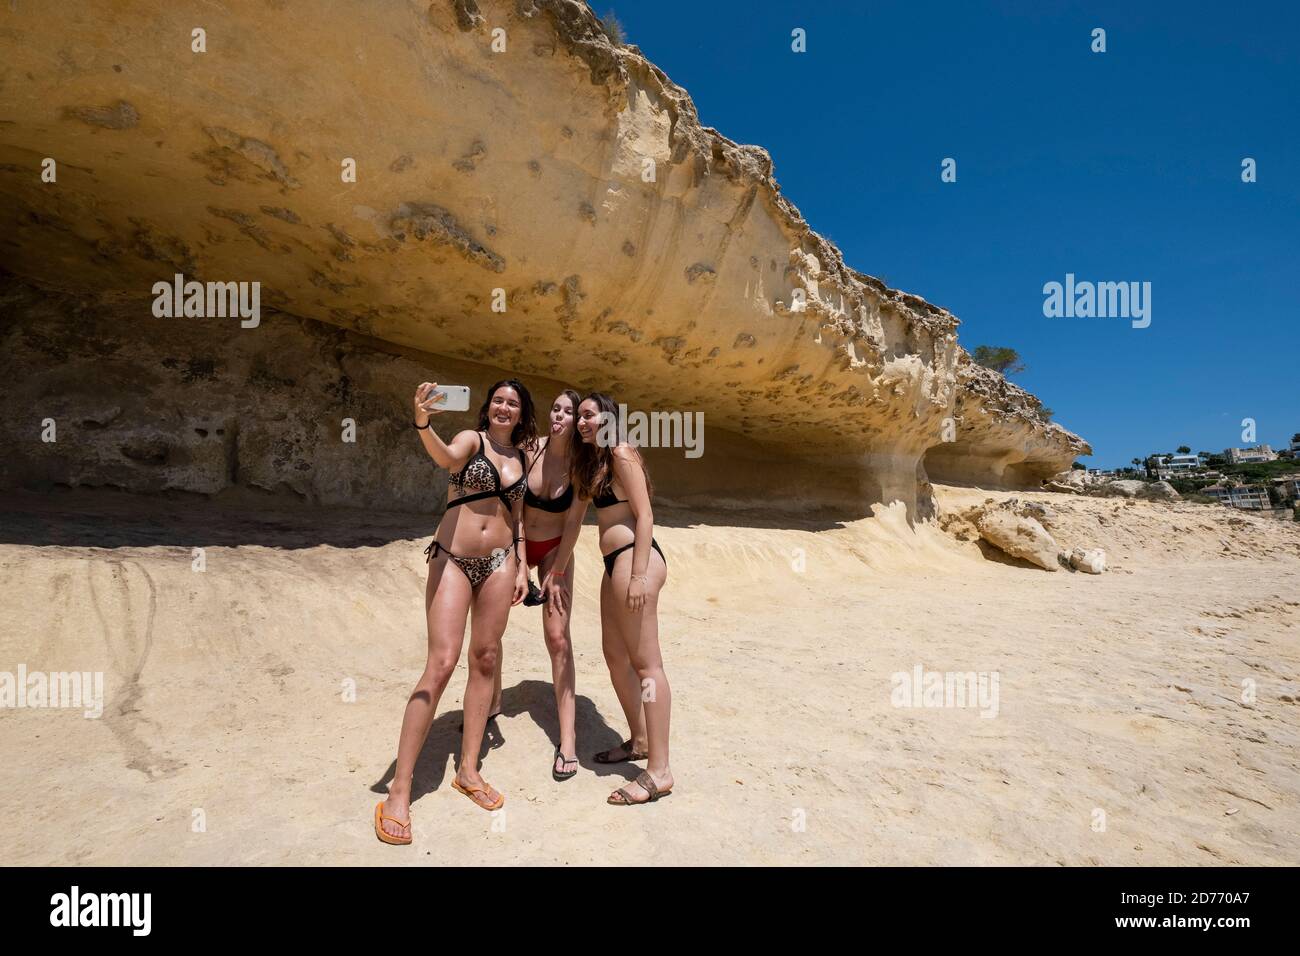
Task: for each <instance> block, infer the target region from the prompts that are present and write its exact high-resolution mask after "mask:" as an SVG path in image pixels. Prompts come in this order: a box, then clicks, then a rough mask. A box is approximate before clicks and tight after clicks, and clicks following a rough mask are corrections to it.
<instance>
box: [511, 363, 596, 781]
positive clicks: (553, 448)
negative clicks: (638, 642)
mask: <svg viewBox="0 0 1300 956" xmlns="http://www.w3.org/2000/svg"><path fill="white" fill-rule="evenodd" d="M581 400H582V399H581V396H580V395H579V394H578V393H577V392H575V391H574V390H573V389H571V388H570V389H565V390H564V391H563V392H561V393H560V394H559V395H557V396H556V398H555V401H554V402H552V403H551V417H550V427H549V428H548V430H547V433H546V438H545V439H543V440H542V444H541V446H540V447H539V448H537V449H535V450H534V451H533V452H532V456H531V458H530V460H529V462H528V480H527V484H526V485H525V486H524V487H525V491H524V537H525V539H526V540H525V542H524V545H525V547H524V553H525V557H526V558H527V560H528V566H529V567H530V568H537V573H538V574H539V575H540V576H541V577H540V580H541V582H542V593H543V594H545V593H547V592H548V591H549V589H550V587H551V585H552V584H555V585H556V586H557V587H558V588H560V589H561V591H562V592H563V594H564V597H565V602H564V604H563V605H562V606H561V605H559V604H558V603H556V602H553V601H548V602H546V608H545V609H544V611H543V612H542V635H543V637H544V638H545V639H546V650H547V652H548V653H549V654H550V655H551V683H552V685H553V686H554V687H555V711H556V715H557V716H558V718H559V727H560V741H559V746H557V747H556V748H555V755H554V757H553V761H552V765H551V777H552V778H554V779H555V780H557V781H564V780H568V779H570V778H571V777H573V776H574V775H575V774H577V772H578V758H577V753H578V750H577V735H576V732H575V730H574V722H575V720H576V717H577V705H576V703H575V699H574V675H573V637H572V635H571V634H570V633H569V606H570V604H571V601H570V600H569V599H571V597H572V595H573V559H572V558H570V559H569V560H568V561H567V563H566V564H565V565H564V566H557V565H556V562H555V557H556V553H557V552H556V549H557V548H558V547H559V544H560V541H561V538H562V536H563V534H564V519H565V515H566V514H567V513H568V511H569V505H570V504H572V503H573V485H572V484H571V483H570V481H569V466H570V463H571V459H572V454H573V435H574V427H573V423H574V419H575V417H576V414H577V410H578V402H579V401H581ZM500 710H501V662H500V661H499V660H498V662H497V673H496V684H495V687H494V688H493V698H492V711H491V713H492V714H493V715H495V714H497V713H499V712H500ZM570 755H573V756H570Z"/></svg>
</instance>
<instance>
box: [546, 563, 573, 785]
mask: <svg viewBox="0 0 1300 956" xmlns="http://www.w3.org/2000/svg"><path fill="white" fill-rule="evenodd" d="M554 560H555V552H554V551H552V552H551V553H550V554H549V555H547V556H546V557H545V558H544V559H542V564H541V566H540V567H539V568H538V569H537V573H538V574H539V575H540V576H541V577H543V578H545V577H546V575H547V573H548V572H549V571H550V569H551V565H552V564H553V563H554ZM573 567H574V560H573V558H572V556H570V558H569V566H568V567H567V568H565V576H564V582H565V584H564V587H565V590H566V591H567V596H568V602H567V604H568V609H567V610H564V611H552V610H551V608H550V605H549V604H548V605H547V606H546V608H545V610H544V612H543V616H542V634H543V636H544V637H545V638H546V651H547V653H548V654H550V655H551V683H552V685H553V686H554V687H555V712H556V716H557V718H558V720H559V725H560V756H559V757H557V758H556V760H555V770H556V772H557V773H567V772H569V771H570V770H576V769H577V768H578V760H577V754H578V735H577V731H576V730H575V727H574V725H575V723H576V721H577V717H578V706H577V701H576V691H575V686H576V683H577V680H576V677H575V675H574V667H573V637H572V634H571V633H570V631H569V624H570V612H571V611H572V609H573ZM566 757H571V758H573V759H570V760H565V759H564V758H566Z"/></svg>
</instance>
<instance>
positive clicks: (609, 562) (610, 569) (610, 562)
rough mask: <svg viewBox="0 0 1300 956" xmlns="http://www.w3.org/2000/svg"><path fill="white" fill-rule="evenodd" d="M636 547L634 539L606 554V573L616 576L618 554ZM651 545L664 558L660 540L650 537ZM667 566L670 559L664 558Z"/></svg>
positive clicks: (609, 575)
mask: <svg viewBox="0 0 1300 956" xmlns="http://www.w3.org/2000/svg"><path fill="white" fill-rule="evenodd" d="M634 547H636V542H635V541H633V542H632V543H631V544H625V545H623V547H621V548H615V549H614V550H613V551H611V552H610V553H609V554H607V555H605V575H606V576H607V577H611V578H612V577H613V576H614V561H615V560H616V559H617V558H618V556H619V555H620V554H622V553H623V552H624V551H626V550H628V549H629V548H634ZM650 547H652V548H654V549H655V550H656V551H659V557H661V558H664V553H663V551H661V550H660V549H659V542H658V541H656V540H655V539H654V538H651V539H650ZM667 566H668V559H667V558H664V567H667Z"/></svg>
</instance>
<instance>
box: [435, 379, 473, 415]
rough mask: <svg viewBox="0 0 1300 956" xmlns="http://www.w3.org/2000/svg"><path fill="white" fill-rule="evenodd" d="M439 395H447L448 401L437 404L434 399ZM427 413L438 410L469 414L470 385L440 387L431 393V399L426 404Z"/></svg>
mask: <svg viewBox="0 0 1300 956" xmlns="http://www.w3.org/2000/svg"><path fill="white" fill-rule="evenodd" d="M439 395H446V396H447V397H446V399H444V400H443V401H440V402H435V401H434V399H435V398H437V396H439ZM424 409H425V411H431V410H437V411H440V412H467V411H469V386H468V385H439V386H438V387H437V388H435V389H434V390H433V391H432V392H430V393H429V399H428V401H426V402H425V403H424Z"/></svg>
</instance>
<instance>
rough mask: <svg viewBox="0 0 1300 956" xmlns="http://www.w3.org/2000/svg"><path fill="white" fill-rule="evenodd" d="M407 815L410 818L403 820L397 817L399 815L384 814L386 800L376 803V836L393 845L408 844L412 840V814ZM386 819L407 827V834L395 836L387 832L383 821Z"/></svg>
mask: <svg viewBox="0 0 1300 956" xmlns="http://www.w3.org/2000/svg"><path fill="white" fill-rule="evenodd" d="M407 817H408V818H407V819H406V820H405V821H402V820H399V819H397V817H386V816H384V801H382V800H380V801H379V802H378V803H376V804H375V836H377V837H379V839H381V840H383V841H384V842H385V843H391V844H392V845H393V846H406V845H407V844H408V843H410V842H411V821H410V818H409V817H410V815H409V814H408V815H407ZM385 820H389V821H391V822H393V823H396V824H397V825H398V826H399V827H406V836H405V837H395V836H393V835H392V834H391V833H385V832H384V822H383V821H385Z"/></svg>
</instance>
